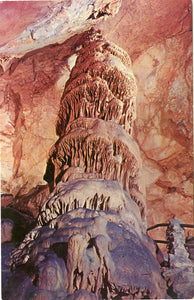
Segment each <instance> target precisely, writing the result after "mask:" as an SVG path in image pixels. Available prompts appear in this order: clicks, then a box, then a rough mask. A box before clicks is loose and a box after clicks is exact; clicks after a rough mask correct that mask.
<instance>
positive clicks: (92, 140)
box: [44, 30, 146, 228]
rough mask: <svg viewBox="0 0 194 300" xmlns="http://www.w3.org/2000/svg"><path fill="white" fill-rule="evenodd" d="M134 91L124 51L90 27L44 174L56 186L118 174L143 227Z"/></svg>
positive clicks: (68, 86) (66, 92)
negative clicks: (137, 207)
mask: <svg viewBox="0 0 194 300" xmlns="http://www.w3.org/2000/svg"><path fill="white" fill-rule="evenodd" d="M136 92H137V87H136V82H135V77H134V75H133V71H132V66H131V60H130V57H129V56H128V54H127V53H126V52H125V51H124V50H123V49H121V48H119V47H117V46H116V45H114V44H111V43H109V42H107V41H105V40H103V38H102V37H101V35H100V33H99V32H96V33H93V30H91V31H90V32H88V36H87V37H86V40H85V41H84V43H83V45H82V49H81V50H80V53H79V56H78V58H77V61H76V64H75V66H74V68H73V69H72V71H71V74H70V78H69V80H68V81H67V83H66V86H65V90H64V93H63V96H62V99H61V104H60V110H59V114H58V120H57V126H56V131H57V134H58V135H59V139H58V141H57V142H56V144H55V145H54V146H53V148H52V149H51V150H50V158H49V160H48V164H47V171H46V174H45V176H44V179H45V180H46V181H47V182H48V183H50V184H51V185H54V186H56V184H57V183H58V182H59V181H63V182H69V181H71V180H75V179H81V178H82V179H95V180H96V179H105V180H117V181H118V182H119V184H120V185H121V187H122V188H123V190H125V191H126V192H128V193H129V195H130V196H131V198H132V199H133V201H134V202H135V203H136V204H137V205H138V206H139V210H140V213H141V216H142V221H143V222H144V225H145V228H146V222H145V187H144V181H143V178H142V174H141V168H142V166H141V158H140V152H139V148H138V145H137V144H136V142H135V140H134V139H133V137H132V130H133V122H134V120H135V118H136ZM76 208H77V207H76ZM88 208H93V207H88Z"/></svg>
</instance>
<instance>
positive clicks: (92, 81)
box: [4, 30, 166, 299]
mask: <svg viewBox="0 0 194 300" xmlns="http://www.w3.org/2000/svg"><path fill="white" fill-rule="evenodd" d="M86 53H89V54H90V55H89V56H88V61H89V62H88V63H86V67H84V68H81V65H80V64H82V62H83V57H85V56H86ZM115 61H116V62H117V63H116V64H114V63H115ZM111 62H113V65H111ZM93 65H94V66H95V67H94V69H93V72H92V68H91V66H93ZM113 70H114V72H113ZM118 76H119V78H122V82H121V83H120V80H118ZM72 86H73V88H70V87H72ZM104 90H105V91H106V92H104ZM135 97H136V85H135V79H134V76H133V73H132V70H131V64H130V58H129V57H128V55H127V53H125V52H124V51H122V50H121V49H119V48H117V47H116V46H115V45H112V44H109V43H108V42H107V41H105V40H104V39H103V38H102V36H101V35H100V34H99V33H98V32H93V30H91V31H89V32H87V34H86V37H85V40H84V42H83V45H82V49H81V50H80V54H79V56H78V59H77V61H76V64H75V66H74V67H73V69H72V71H71V75H70V78H69V81H68V82H67V83H66V86H65V90H64V93H63V96H62V98H61V104H60V110H59V114H58V122H57V133H58V135H59V139H58V141H57V142H56V143H55V145H54V146H53V147H52V148H51V150H50V154H49V159H48V164H47V170H46V173H45V179H46V180H47V181H48V183H49V186H50V188H51V189H53V188H54V190H53V192H52V193H51V194H50V196H49V198H48V199H47V201H46V202H45V203H44V204H43V206H42V208H41V211H40V214H39V216H38V220H37V226H36V227H35V228H34V229H33V230H31V231H30V232H29V233H28V234H27V235H26V236H25V238H24V240H23V241H22V243H21V244H20V245H19V247H18V248H16V249H15V250H14V251H13V253H12V267H13V268H14V273H13V276H12V277H11V278H10V279H9V281H8V285H7V288H6V289H5V292H4V296H5V298H7V299H12V298H18V297H19V299H26V298H29V297H30V295H31V297H33V299H56V298H57V299H60V298H66V297H75V299H79V297H81V298H82V297H84V295H85V294H86V295H87V298H88V299H93V298H97V299H114V298H120V299H125V298H126V297H127V298H145V297H146V298H154V299H157V298H163V297H164V296H165V293H166V289H165V282H164V281H163V279H162V277H161V274H160V266H159V263H158V261H157V259H156V249H155V245H154V243H153V241H152V240H151V239H150V238H149V237H148V235H147V234H146V219H145V189H144V183H143V179H142V169H141V158H140V155H139V150H138V146H137V144H136V142H135V141H134V139H133V138H132V136H131V133H132V128H133V120H134V119H135ZM103 102H104V103H107V107H108V108H107V111H106V105H105V114H103V113H102V109H100V107H101V103H103ZM111 103H112V104H113V105H112V106H111ZM115 103H116V105H115ZM118 108H120V109H121V111H119V109H118ZM111 119H112V120H111ZM27 270H29V271H28V272H27ZM16 278H19V279H17V286H15V282H16ZM21 285H22V287H23V288H22V294H21ZM78 291H79V293H78Z"/></svg>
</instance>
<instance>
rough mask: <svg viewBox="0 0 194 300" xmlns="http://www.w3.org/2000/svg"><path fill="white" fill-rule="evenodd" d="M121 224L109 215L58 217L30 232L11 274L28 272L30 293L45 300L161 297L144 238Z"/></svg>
mask: <svg viewBox="0 0 194 300" xmlns="http://www.w3.org/2000/svg"><path fill="white" fill-rule="evenodd" d="M122 222H123V221H122V219H121V218H120V217H119V216H118V215H115V214H114V213H111V212H105V211H99V210H98V211H97V210H96V211H95V210H89V209H84V208H78V209H74V210H72V211H70V212H68V213H67V214H63V215H61V216H58V217H57V218H55V219H54V220H52V221H51V222H50V224H49V226H44V227H37V228H35V229H33V230H32V231H31V232H30V233H29V234H28V235H26V237H25V239H24V241H23V242H22V243H21V245H20V246H19V248H18V249H16V250H15V251H14V252H13V262H14V266H15V267H16V272H18V271H17V268H18V267H19V266H20V269H21V268H22V269H23V270H25V266H26V268H30V269H31V270H34V271H32V273H33V274H32V273H31V278H34V283H33V285H34V288H35V290H34V293H35V294H37V293H39V292H40V289H41V290H46V291H47V292H49V293H50V295H51V299H54V298H53V297H54V295H57V296H58V297H59V295H61V296H62V295H63V296H65V294H66V295H68V294H72V293H74V292H75V291H76V290H80V289H81V290H82V289H84V290H87V291H88V292H89V293H93V294H95V295H96V296H97V297H98V298H99V297H102V298H105V299H107V298H108V297H110V298H112V297H116V296H118V297H123V296H127V297H130V296H132V295H133V296H134V295H136V296H137V297H139V298H142V297H145V296H147V297H152V298H161V297H164V295H165V286H164V283H163V281H162V278H161V277H160V271H159V265H158V263H157V262H156V260H155V259H154V256H153V255H152V254H151V252H150V250H148V248H147V247H146V246H145V245H146V235H143V236H142V235H139V233H138V232H137V231H136V225H132V224H128V225H127V226H126V227H125V228H124V227H123V225H122ZM118 258H119V259H118ZM35 266H36V268H35ZM18 270H19V269H18ZM49 274H50V275H49ZM13 280H14V279H13ZM32 290H33V289H32V288H31V291H32ZM31 291H30V290H29V291H28V292H31ZM24 292H26V291H24ZM54 292H55V294H54ZM15 293H17V290H16V292H15ZM80 293H81V292H80ZM55 297H56V296H55Z"/></svg>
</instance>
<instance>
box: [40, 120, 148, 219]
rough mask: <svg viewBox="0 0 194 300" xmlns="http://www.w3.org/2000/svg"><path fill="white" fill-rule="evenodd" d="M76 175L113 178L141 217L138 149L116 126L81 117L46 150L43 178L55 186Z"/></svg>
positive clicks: (142, 192)
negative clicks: (45, 167) (47, 157)
mask: <svg viewBox="0 0 194 300" xmlns="http://www.w3.org/2000/svg"><path fill="white" fill-rule="evenodd" d="M78 126H79V127H78ZM76 173H77V178H80V177H82V176H83V177H86V176H89V177H90V178H92V177H93V178H101V179H106V180H116V179H117V180H118V181H119V183H120V184H121V186H122V187H123V189H125V190H126V191H128V192H129V193H130V195H131V197H132V198H133V199H134V201H135V202H136V203H138V205H139V207H140V210H141V213H142V216H145V212H144V209H145V202H144V201H145V200H144V197H145V196H144V192H145V191H144V185H143V178H142V176H141V159H140V156H139V150H138V147H137V145H136V143H135V141H134V140H133V139H132V138H131V137H130V136H129V135H128V133H126V132H125V130H124V129H122V127H121V126H120V125H117V124H115V123H114V122H111V121H109V122H107V121H103V120H99V119H85V118H81V119H78V121H75V122H74V123H73V124H72V129H71V130H70V131H69V133H68V134H67V135H64V136H63V137H61V138H60V139H59V140H58V141H57V142H56V144H55V145H54V147H53V148H52V149H51V151H50V158H49V160H48V164H47V171H46V174H45V179H46V180H47V181H48V182H52V181H54V183H55V184H56V183H58V182H59V181H60V180H63V181H69V180H71V177H72V174H73V176H74V177H73V178H76V177H75V174H76ZM82 173H83V175H82Z"/></svg>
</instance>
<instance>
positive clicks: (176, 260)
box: [163, 218, 194, 299]
mask: <svg viewBox="0 0 194 300" xmlns="http://www.w3.org/2000/svg"><path fill="white" fill-rule="evenodd" d="M181 225H183V226H184V222H182V221H180V220H178V219H176V218H174V219H172V220H170V222H169V226H168V228H167V232H166V234H167V241H168V256H169V269H167V270H165V271H164V272H163V276H164V278H165V280H166V281H167V285H168V288H169V290H170V294H171V295H173V296H175V297H176V298H177V299H182V298H185V299H191V298H193V296H194V287H193V282H194V274H193V268H194V264H193V261H192V260H191V258H190V256H189V252H188V251H187V249H186V247H185V236H184V230H185V229H184V227H181Z"/></svg>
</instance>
